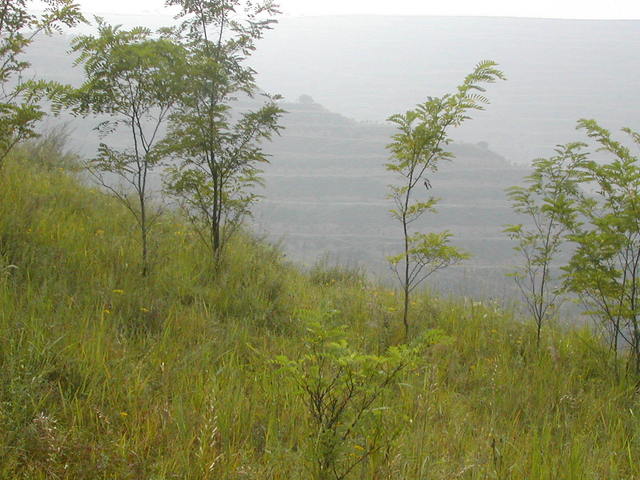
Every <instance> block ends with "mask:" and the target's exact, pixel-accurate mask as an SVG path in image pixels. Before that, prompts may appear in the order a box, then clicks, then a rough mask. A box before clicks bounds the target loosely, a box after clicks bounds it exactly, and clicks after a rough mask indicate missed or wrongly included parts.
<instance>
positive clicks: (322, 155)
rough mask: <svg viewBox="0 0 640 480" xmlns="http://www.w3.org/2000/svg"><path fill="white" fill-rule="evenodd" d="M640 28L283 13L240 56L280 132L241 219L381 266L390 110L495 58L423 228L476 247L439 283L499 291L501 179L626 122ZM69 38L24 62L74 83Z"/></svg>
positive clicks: (276, 235) (505, 286)
mask: <svg viewBox="0 0 640 480" xmlns="http://www.w3.org/2000/svg"><path fill="white" fill-rule="evenodd" d="M138 18H140V17H135V19H138ZM116 20H118V19H116ZM121 20H124V23H127V21H126V20H127V19H126V17H123V18H122V19H121ZM639 33H640V22H639V21H631V20H629V21H595V20H594V21H590V20H541V19H515V18H480V17H384V16H349V17H305V18H284V19H282V20H281V21H280V22H279V24H278V25H277V26H276V28H274V30H272V31H270V32H268V33H267V34H266V36H265V38H264V39H262V40H261V41H260V42H259V44H258V48H257V50H256V52H255V54H254V55H253V56H252V57H251V59H250V64H251V65H252V66H253V67H254V69H255V70H256V71H257V72H258V75H257V82H258V84H259V86H260V88H261V89H263V90H264V91H266V92H269V93H280V94H282V95H283V96H284V97H285V100H284V102H283V104H282V105H283V108H284V109H285V110H286V111H287V114H286V115H285V116H284V118H283V121H282V124H283V126H284V127H285V129H284V130H283V131H282V133H281V136H280V137H278V138H276V139H274V141H273V142H272V143H268V144H265V150H266V151H267V152H269V154H270V155H271V158H270V160H271V163H270V165H267V166H266V167H265V168H264V179H265V188H264V190H262V191H260V192H259V193H260V194H262V195H263V196H264V199H263V200H262V201H261V202H260V203H259V204H258V205H257V207H256V208H255V209H254V215H253V219H252V220H250V222H251V223H252V225H253V228H254V229H255V230H256V231H257V232H259V233H261V234H265V235H267V237H268V238H269V239H271V240H273V241H277V242H282V244H283V246H284V248H285V250H286V251H287V253H288V254H289V256H290V257H291V258H293V259H295V260H298V261H302V262H304V263H306V264H308V265H310V264H313V263H314V262H315V261H316V260H317V259H319V258H322V257H328V258H329V261H330V262H343V263H350V264H352V265H356V266H360V267H363V268H365V269H366V270H368V271H369V272H371V273H373V274H375V275H376V276H379V277H381V278H390V277H389V275H390V273H389V270H388V267H387V265H386V261H385V256H386V255H390V254H393V253H395V249H396V246H397V242H398V239H399V232H398V230H397V225H395V224H394V222H392V221H391V219H390V218H389V214H388V210H389V209H390V208H391V203H390V201H389V200H388V199H387V194H388V190H387V185H388V184H389V183H391V182H392V180H393V176H392V175H391V174H390V173H389V172H387V171H386V170H385V168H384V164H385V163H386V162H387V161H388V158H389V153H388V151H387V150H386V148H385V146H386V145H387V144H388V143H389V142H390V138H391V135H393V133H394V129H393V128H392V126H391V125H390V124H389V123H386V122H385V120H386V118H387V117H388V116H390V115H392V114H393V113H397V112H403V111H405V110H407V109H410V108H413V107H414V106H415V104H418V103H420V102H423V101H425V100H426V98H427V97H428V96H439V95H442V94H444V93H445V92H448V91H451V90H453V89H454V88H455V86H456V85H458V84H459V83H460V82H461V81H462V79H463V78H464V76H465V75H466V73H468V71H469V70H470V68H471V67H472V66H473V65H474V64H475V63H477V61H478V60H479V59H485V58H490V59H492V60H495V61H496V62H498V63H499V65H500V68H501V69H502V70H503V71H504V72H505V74H506V76H507V81H506V82H500V83H498V84H495V85H492V86H491V89H490V90H491V91H490V92H489V93H488V97H489V98H490V101H491V104H490V105H488V107H487V108H486V110H485V111H483V112H476V113H474V114H473V115H472V116H473V119H472V120H469V121H467V122H466V123H465V124H464V125H463V126H462V127H461V128H459V129H455V130H452V132H451V135H452V137H453V138H454V139H455V141H456V143H454V144H453V145H451V151H452V152H454V153H455V155H456V158H455V159H454V160H453V161H452V162H450V163H445V164H443V165H442V166H441V168H440V171H438V172H437V173H434V174H432V175H431V176H430V183H431V185H432V187H433V188H432V190H431V191H430V192H428V194H427V193H426V192H425V193H424V195H425V196H426V195H434V196H436V197H438V198H440V199H441V203H440V205H439V206H438V208H437V210H438V212H437V213H435V214H428V215H426V216H425V217H423V218H422V219H421V223H420V225H419V227H420V228H421V229H423V230H431V229H433V230H435V231H439V230H442V229H449V230H451V231H452V232H453V233H454V238H453V242H454V244H456V245H459V246H461V247H463V248H464V249H466V250H467V251H469V252H470V253H471V254H472V255H473V257H472V258H471V259H470V260H468V261H466V262H465V263H464V264H463V265H462V266H458V267H455V268H452V269H449V270H448V271H446V272H442V273H440V274H438V277H434V282H433V284H434V286H435V288H440V289H445V290H450V291H455V292H458V293H460V292H463V293H465V294H466V293H473V294H481V295H487V296H493V297H505V296H510V295H512V294H513V293H514V292H513V284H512V281H511V280H510V279H505V278H504V274H505V273H506V272H507V271H508V270H509V268H510V266H511V265H512V264H513V263H515V262H516V261H517V259H516V258H515V257H514V255H513V254H512V252H511V247H512V243H511V242H510V241H509V240H508V239H507V238H506V236H505V234H504V233H503V232H502V230H503V227H504V225H505V224H507V223H514V222H517V221H518V217H517V216H515V215H514V214H513V212H512V211H511V209H510V208H509V205H508V203H507V201H506V198H505V195H504V190H505V188H507V187H509V186H512V185H517V184H520V183H521V182H522V177H523V176H524V175H526V174H527V169H526V167H525V166H526V165H527V164H528V163H529V162H530V161H531V160H532V159H534V158H537V157H542V156H545V157H546V156H549V155H551V154H553V149H554V147H555V146H556V145H557V144H561V143H566V142H569V141H574V140H580V139H582V137H581V134H580V132H576V131H575V125H576V121H577V120H578V119H579V118H583V117H586V118H597V119H599V121H600V122H601V123H602V124H603V125H605V126H607V127H610V128H612V129H617V128H619V127H621V126H625V125H631V126H632V125H633V124H634V122H636V121H637V112H638V111H639V109H640V99H639V97H638V96H637V95H636V92H635V89H636V87H637V85H638V83H639V81H640V57H638V56H637V55H633V54H630V52H635V51H640V35H639ZM67 49H68V38H66V37H52V38H46V39H41V40H39V42H38V43H37V44H36V45H34V47H33V48H32V50H31V52H30V55H31V57H30V59H31V61H32V63H33V70H34V71H35V72H36V73H37V74H38V75H40V76H43V77H45V78H50V79H55V80H59V81H64V82H71V83H75V84H78V82H79V81H80V78H81V77H80V75H81V74H80V71H79V69H73V68H72V63H73V59H72V57H71V56H70V55H68V54H67V53H66V50H67ZM250 105H251V104H250V103H247V101H246V100H244V101H243V102H240V104H239V107H238V108H240V109H242V108H247V107H250ZM96 123H97V122H96ZM72 125H73V128H74V129H75V133H74V134H73V135H72V137H73V144H74V145H75V146H76V147H77V148H79V149H80V151H81V152H82V154H83V155H85V156H91V155H93V154H94V152H95V145H96V142H97V140H96V137H95V135H94V134H92V132H91V131H90V127H91V125H92V123H91V122H88V121H85V122H78V121H73V122H72ZM157 183H159V182H157ZM477 278H483V279H490V281H488V282H476V281H474V280H475V279H477Z"/></svg>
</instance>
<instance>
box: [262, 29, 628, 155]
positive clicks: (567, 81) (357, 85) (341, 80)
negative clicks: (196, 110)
mask: <svg viewBox="0 0 640 480" xmlns="http://www.w3.org/2000/svg"><path fill="white" fill-rule="evenodd" d="M639 49H640V21H608V20H597V21H596V20H593V21H587V20H549V19H516V18H482V17H384V16H363V17H358V16H349V17H317V18H313V17H311V18H309V17H307V18H285V19H282V21H281V22H280V23H279V24H278V26H277V27H276V28H275V29H274V30H273V31H272V32H270V33H269V35H268V36H267V37H266V38H265V39H264V40H263V41H262V43H261V44H260V45H259V48H258V50H257V52H256V55H255V56H254V57H253V59H252V64H253V65H254V66H255V68H256V70H257V71H258V72H259V75H258V81H259V82H260V85H261V86H262V88H264V89H266V90H267V91H275V92H280V93H282V94H284V95H285V96H286V97H289V98H297V96H298V95H301V94H309V95H311V96H313V98H315V99H316V101H318V102H319V103H321V104H322V105H325V106H326V107H327V108H329V109H330V110H333V111H338V112H340V113H342V114H344V115H346V116H348V117H352V118H356V119H360V120H376V121H382V120H384V119H385V118H387V117H388V116H389V115H391V114H393V113H396V112H400V111H404V110H406V109H408V108H410V107H411V106H413V105H414V104H416V103H419V102H421V101H424V99H425V98H426V97H427V96H428V95H432V96H438V95H441V94H443V93H445V92H447V91H450V90H451V89H453V88H455V86H456V85H458V84H459V83H460V81H461V80H462V78H463V77H464V75H466V74H467V73H468V72H469V71H470V69H471V68H472V67H473V65H474V64H475V63H476V62H478V61H479V60H481V59H486V58H488V59H492V60H495V61H496V62H498V63H499V64H500V66H501V68H502V69H503V71H504V72H505V74H506V75H507V78H508V81H507V82H504V83H503V84H500V85H496V86H495V88H492V89H491V92H490V98H491V106H490V107H489V108H488V109H487V111H486V112H485V113H483V114H481V115H477V121H474V122H469V123H468V124H465V126H464V127H463V129H462V130H461V131H460V132H458V133H456V134H455V138H459V139H461V140H463V141H467V142H472V143H475V142H478V141H487V142H489V144H490V146H491V148H492V149H493V150H495V151H496V152H498V153H500V154H501V155H504V156H505V157H507V158H508V159H509V160H510V161H515V162H519V163H520V162H528V161H530V160H531V159H532V158H535V157H539V156H547V155H549V152H550V151H551V150H552V149H553V146H554V145H556V144H558V143H565V142H567V141H570V140H574V139H575V138H576V133H575V132H574V128H575V123H576V120H577V119H578V118H582V117H588V118H598V119H599V120H600V121H601V122H602V123H603V124H605V125H609V126H610V127H611V128H614V129H615V128H618V127H620V126H623V125H630V126H632V125H633V124H635V123H636V122H637V112H638V109H639V108H640V98H639V97H638V96H637V92H636V88H637V85H638V83H639V82H640V57H638V55H637V54H636V52H638V50H639ZM283 59H286V60H283Z"/></svg>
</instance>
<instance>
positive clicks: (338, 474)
mask: <svg viewBox="0 0 640 480" xmlns="http://www.w3.org/2000/svg"><path fill="white" fill-rule="evenodd" d="M329 321H330V319H327V318H322V319H318V320H315V321H312V322H310V323H309V326H308V329H307V331H308V335H307V338H306V341H305V347H306V354H305V355H303V356H301V357H300V358H298V359H296V360H291V359H289V358H287V357H285V356H281V357H279V358H278V363H279V364H280V365H281V366H282V367H283V368H284V370H285V371H286V374H287V377H288V378H290V379H293V380H294V381H295V383H296V386H297V388H298V392H299V396H300V397H301V398H302V399H303V400H304V403H305V406H306V411H307V416H308V419H309V427H310V435H309V443H308V453H307V456H308V460H309V472H310V478H312V479H314V480H345V479H347V478H352V477H354V478H355V476H356V475H355V472H356V471H357V470H356V467H359V466H362V465H363V464H364V463H366V462H367V461H368V460H370V459H371V457H373V456H375V455H376V454H377V453H378V452H380V451H381V450H386V449H389V448H390V447H391V444H392V442H393V439H394V437H395V435H396V433H397V432H396V430H395V429H394V428H393V427H392V426H391V425H389V420H391V417H392V416H393V414H392V412H390V411H389V410H388V409H386V408H384V401H385V398H388V395H389V394H390V393H391V389H392V387H395V386H396V385H397V384H398V383H399V381H400V378H401V375H402V374H403V373H404V370H405V369H407V367H409V366H410V365H411V364H413V363H414V362H415V359H416V358H417V354H418V352H419V351H420V349H421V347H422V346H421V345H420V346H418V347H414V348H409V347H407V346H400V347H393V348H391V349H390V350H389V351H388V352H386V353H385V354H384V355H367V354H363V353H359V352H357V351H355V350H354V349H353V348H352V347H351V346H350V345H349V344H348V342H347V340H346V338H345V328H344V327H331V326H328V325H327V324H328V323H329ZM358 477H359V478H361V477H360V476H358Z"/></svg>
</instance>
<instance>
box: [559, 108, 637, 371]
mask: <svg viewBox="0 0 640 480" xmlns="http://www.w3.org/2000/svg"><path fill="white" fill-rule="evenodd" d="M578 127H579V128H580V129H583V130H585V131H586V133H587V135H588V136H589V137H590V138H592V139H593V140H595V142H596V143H597V144H598V146H599V147H600V150H602V151H604V152H606V153H608V154H610V155H612V156H613V159H612V160H611V161H610V162H608V163H599V162H597V161H595V160H587V159H585V160H584V161H582V162H581V165H580V167H581V168H580V172H579V174H580V176H579V179H580V181H581V182H583V184H584V186H585V190H586V191H585V192H584V193H581V194H580V195H576V196H575V200H574V201H575V203H576V204H575V207H574V208H575V209H577V211H578V212H579V214H580V220H581V221H580V222H579V223H577V224H575V225H572V227H573V228H572V231H571V235H570V236H569V239H570V240H571V242H573V243H574V244H575V246H576V248H575V253H574V255H573V257H572V258H571V260H570V262H569V264H568V265H567V267H566V268H565V271H566V274H565V283H566V286H567V288H568V290H569V291H571V292H574V293H576V294H577V295H579V296H580V298H581V299H582V300H583V301H584V303H585V304H586V305H587V309H588V310H589V312H590V313H592V314H593V315H595V316H596V317H597V318H599V319H600V320H601V324H602V326H603V327H604V328H606V330H607V332H608V334H609V339H610V342H611V346H612V348H613V349H614V351H615V352H617V351H618V344H619V343H622V344H624V345H626V346H628V347H629V353H630V360H631V361H630V365H629V366H630V368H631V369H632V371H634V372H635V373H640V323H639V320H638V318H639V314H640V308H639V306H638V298H639V295H640V283H639V282H640V272H639V271H638V266H639V265H640V224H639V223H638V219H639V218H640V203H639V202H638V196H639V192H640V166H638V157H637V156H635V155H633V154H632V152H631V150H630V149H629V148H628V147H626V146H625V145H623V144H622V143H620V142H618V141H617V140H614V139H613V138H612V136H611V133H610V132H609V131H608V130H606V129H604V128H602V127H601V126H600V125H598V123H596V121H595V120H581V121H580V122H579V123H578ZM623 131H624V132H625V133H627V134H628V135H629V137H630V139H631V141H632V142H633V143H635V144H636V145H640V136H639V135H638V133H637V132H635V131H633V130H631V129H628V128H625V129H624V130H623Z"/></svg>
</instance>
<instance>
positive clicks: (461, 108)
mask: <svg viewBox="0 0 640 480" xmlns="http://www.w3.org/2000/svg"><path fill="white" fill-rule="evenodd" d="M496 67H497V65H496V63H494V62H492V61H488V60H486V61H483V62H480V63H479V64H478V65H476V67H475V69H474V71H473V72H472V73H470V74H469V75H467V76H466V78H465V80H464V82H463V83H462V85H460V86H458V89H457V91H456V93H454V94H446V95H444V96H442V97H439V98H434V97H429V99H428V100H427V101H426V102H425V103H424V104H421V105H418V106H417V107H416V108H415V109H414V110H410V111H408V112H406V113H404V114H396V115H392V116H391V117H389V119H388V120H389V121H390V122H391V123H393V124H394V125H395V127H396V128H397V130H398V133H396V134H395V135H394V136H393V142H392V143H390V144H389V145H388V146H387V148H388V149H389V151H390V152H391V155H392V160H391V161H390V162H389V163H387V164H386V168H387V170H389V171H391V172H393V173H394V174H396V176H397V177H398V179H399V181H400V184H399V185H390V187H389V188H390V190H391V192H390V194H389V197H390V198H391V199H392V200H393V202H394V204H395V208H394V209H393V210H391V215H392V217H393V218H394V219H396V220H397V221H398V222H400V224H401V226H402V233H403V242H404V249H403V252H402V253H401V254H400V255H397V256H392V257H390V258H389V261H390V263H391V266H392V268H393V270H394V272H395V274H396V276H397V277H398V280H399V282H400V285H401V287H402V290H403V292H404V309H403V323H404V327H405V336H408V334H409V321H408V311H409V294H410V292H411V291H413V290H414V289H415V288H416V287H418V286H419V285H420V284H421V283H422V282H423V281H424V280H426V279H427V278H428V277H429V276H430V275H431V274H432V273H434V272H435V271H437V270H440V269H442V268H445V267H446V266H449V265H452V264H456V263H458V262H460V261H461V260H463V259H464V258H466V257H467V255H466V254H465V253H463V252H461V251H458V250H456V249H455V248H454V247H451V246H449V245H448V241H449V237H450V234H449V233H447V232H443V233H441V234H431V235H419V234H412V233H411V232H410V229H409V227H410V225H411V224H412V223H414V222H415V221H417V220H418V219H420V217H422V215H423V214H424V213H426V212H429V211H430V212H433V211H434V210H435V208H434V207H435V205H436V203H437V200H436V199H435V198H433V197H431V198H429V199H427V200H426V201H420V200H416V199H415V190H416V188H417V187H421V186H422V185H424V187H425V188H426V189H427V190H429V189H430V188H431V183H430V180H429V174H431V173H435V172H436V171H437V170H438V165H439V164H440V162H441V161H444V160H449V159H451V158H452V156H453V155H452V154H451V153H450V152H448V151H447V150H446V146H447V144H449V143H450V142H451V139H450V138H449V136H448V129H449V128H451V127H458V126H460V125H462V123H463V122H464V121H465V120H467V119H469V118H470V117H469V113H470V112H471V111H474V110H483V108H484V105H485V104H487V103H489V101H488V99H487V98H486V97H485V96H484V95H482V93H483V92H484V91H485V88H484V87H483V84H486V83H493V82H495V81H496V80H503V79H504V75H503V74H502V72H501V71H500V70H498V69H497V68H496ZM440 254H441V255H442V257H439V255H440Z"/></svg>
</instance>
